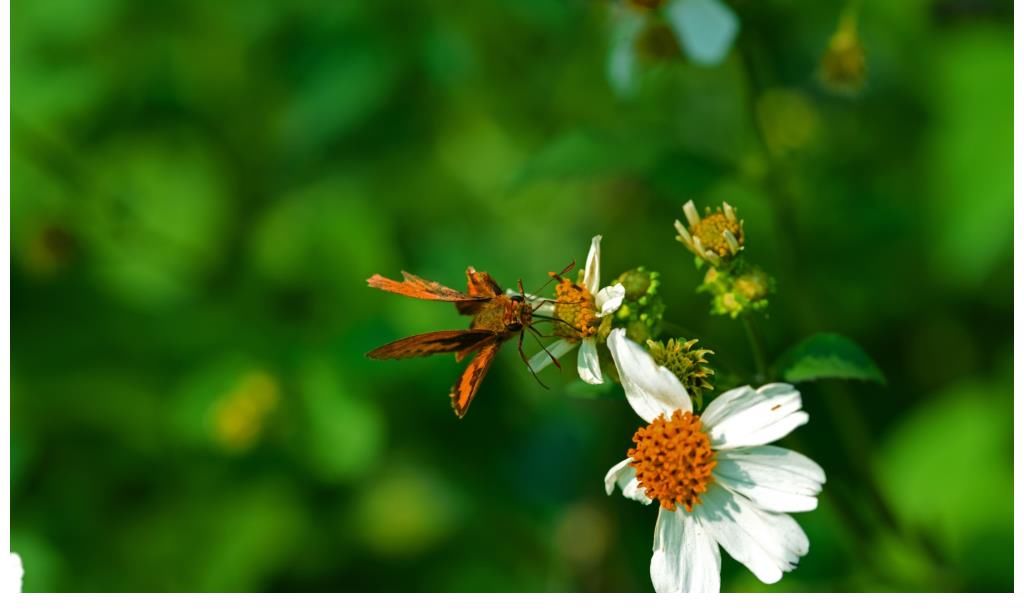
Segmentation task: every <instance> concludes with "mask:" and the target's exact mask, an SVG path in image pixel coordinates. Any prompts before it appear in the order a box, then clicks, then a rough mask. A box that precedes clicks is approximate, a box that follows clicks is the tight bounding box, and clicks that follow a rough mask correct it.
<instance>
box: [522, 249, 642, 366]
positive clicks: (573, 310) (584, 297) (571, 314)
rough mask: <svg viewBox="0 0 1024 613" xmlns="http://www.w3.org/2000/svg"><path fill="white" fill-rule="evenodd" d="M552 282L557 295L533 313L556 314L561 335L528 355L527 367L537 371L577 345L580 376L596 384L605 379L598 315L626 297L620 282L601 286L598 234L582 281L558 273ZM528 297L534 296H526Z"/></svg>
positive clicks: (614, 308)
mask: <svg viewBox="0 0 1024 613" xmlns="http://www.w3.org/2000/svg"><path fill="white" fill-rule="evenodd" d="M558 279H559V283H558V285H556V286H555V296H556V299H555V301H554V303H553V304H546V305H543V306H540V307H538V308H536V309H535V311H534V312H535V313H539V314H546V315H551V316H554V317H557V318H558V319H560V320H561V321H562V322H563V323H558V324H556V326H555V334H557V335H559V336H561V337H562V338H560V339H558V340H557V341H555V342H554V343H551V345H549V346H548V347H547V350H546V351H541V352H540V353H538V354H537V355H535V356H533V358H531V359H530V368H532V369H533V371H534V372H540V371H541V370H542V369H544V368H546V367H547V366H548V365H549V364H551V363H552V362H553V360H552V358H554V359H558V358H560V357H562V356H563V355H565V354H566V353H568V352H569V351H570V350H571V349H572V348H573V347H576V346H577V345H579V347H580V351H579V355H578V356H577V360H576V363H577V370H578V371H579V374H580V379H582V380H584V381H586V382H587V383H590V384H593V385H598V384H600V383H603V382H604V378H603V377H602V376H601V364H600V363H599V361H598V357H597V331H598V326H599V325H600V323H601V318H603V317H608V316H609V315H611V314H613V313H614V312H615V311H617V310H618V309H619V307H620V306H622V301H623V300H624V299H625V297H626V288H624V287H623V286H622V284H621V283H616V284H615V285H612V286H609V287H603V288H602V287H601V236H600V235H598V236H595V237H594V238H593V239H592V240H591V241H590V253H589V254H587V264H586V267H585V268H584V270H583V280H582V282H581V283H573V282H572V281H570V280H568V279H565V278H561V277H559V278H558ZM529 298H530V300H531V301H533V300H535V299H536V298H535V297H533V296H530V297H529Z"/></svg>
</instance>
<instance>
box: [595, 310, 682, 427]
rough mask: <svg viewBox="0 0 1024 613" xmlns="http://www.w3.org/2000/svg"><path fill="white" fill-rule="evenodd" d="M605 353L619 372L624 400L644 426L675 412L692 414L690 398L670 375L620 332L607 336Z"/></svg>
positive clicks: (670, 372)
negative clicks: (659, 417) (642, 421)
mask: <svg viewBox="0 0 1024 613" xmlns="http://www.w3.org/2000/svg"><path fill="white" fill-rule="evenodd" d="M608 350H609V351H610V352H611V354H612V359H613V360H614V361H615V367H616V368H618V370H619V379H620V380H621V381H622V388H623V390H625V392H626V400H628V401H629V404H630V406H632V407H633V410H634V411H636V414H637V415H639V416H640V417H642V418H643V419H645V420H646V421H648V422H651V421H654V420H655V419H656V418H657V417H658V416H659V415H665V416H666V417H667V416H670V415H672V414H673V413H675V412H676V411H677V410H682V411H684V412H688V411H691V410H692V405H691V403H690V396H689V395H688V394H687V393H686V388H684V387H683V384H682V383H680V382H679V379H677V378H676V376H675V375H674V374H672V371H670V370H669V369H667V368H665V367H664V366H658V365H657V364H655V363H654V358H652V357H651V356H650V354H648V353H647V352H646V351H644V349H643V347H641V346H640V345H638V344H636V343H634V342H633V341H631V340H629V339H628V338H626V331H625V330H623V329H622V328H616V329H615V330H612V332H611V334H609V335H608Z"/></svg>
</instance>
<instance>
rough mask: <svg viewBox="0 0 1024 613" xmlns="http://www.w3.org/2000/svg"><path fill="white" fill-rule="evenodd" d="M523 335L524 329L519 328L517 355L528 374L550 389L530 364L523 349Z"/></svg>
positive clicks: (524, 333) (524, 334)
mask: <svg viewBox="0 0 1024 613" xmlns="http://www.w3.org/2000/svg"><path fill="white" fill-rule="evenodd" d="M525 336H526V330H525V329H524V330H521V331H520V332H519V357H520V358H522V360H523V363H524V364H526V369H527V370H529V371H530V374H531V375H533V378H534V379H536V380H537V383H539V384H540V386H541V387H543V388H544V389H551V388H549V387H548V386H546V385H544V382H543V381H541V380H540V377H539V376H538V375H537V371H535V370H534V369H533V366H530V358H528V357H526V352H525V351H523V338H524V337H525ZM544 351H547V349H545V350H544ZM548 355H550V354H548ZM559 369H561V366H559Z"/></svg>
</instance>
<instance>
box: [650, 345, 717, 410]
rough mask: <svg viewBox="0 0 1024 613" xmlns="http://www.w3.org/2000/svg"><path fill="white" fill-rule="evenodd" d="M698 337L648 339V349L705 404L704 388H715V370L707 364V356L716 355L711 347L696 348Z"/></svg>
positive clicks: (697, 399) (689, 391) (655, 359)
mask: <svg viewBox="0 0 1024 613" xmlns="http://www.w3.org/2000/svg"><path fill="white" fill-rule="evenodd" d="M696 344H697V339H693V340H685V339H674V338H673V339H669V340H668V342H665V343H663V342H661V341H653V340H648V341H647V349H648V351H649V352H650V354H651V357H652V358H654V361H655V362H656V363H657V364H659V365H660V366H664V367H665V368H667V369H669V370H670V371H672V374H674V375H675V376H676V377H678V378H679V381H681V382H682V384H683V387H685V388H686V391H687V392H688V393H689V394H690V396H691V397H693V398H694V399H695V400H696V401H697V405H698V406H703V397H702V394H703V392H704V390H708V391H710V390H713V389H715V387H714V386H713V385H712V384H711V378H712V377H713V376H714V374H715V371H714V370H712V369H711V368H710V367H708V366H707V364H708V361H707V358H706V356H709V355H714V353H715V352H714V351H711V350H710V349H699V348H695V346H696Z"/></svg>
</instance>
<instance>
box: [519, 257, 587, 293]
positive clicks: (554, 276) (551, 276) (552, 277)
mask: <svg viewBox="0 0 1024 613" xmlns="http://www.w3.org/2000/svg"><path fill="white" fill-rule="evenodd" d="M575 266H576V260H573V261H571V262H569V265H568V266H566V267H565V268H563V269H562V272H560V273H558V274H555V273H553V272H549V273H548V280H547V281H545V282H544V285H541V286H540V287H538V288H537V290H536V291H534V292H533V295H534V296H536V295H537V294H539V293H541V292H542V291H544V288H546V287H547V286H548V285H549V284H550V283H551V282H552V281H554V280H555V279H559V280H561V278H562V275H564V274H565V273H567V272H569V271H570V270H572V269H573V268H574V267H575ZM519 287H520V288H522V282H520V284H519Z"/></svg>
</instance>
